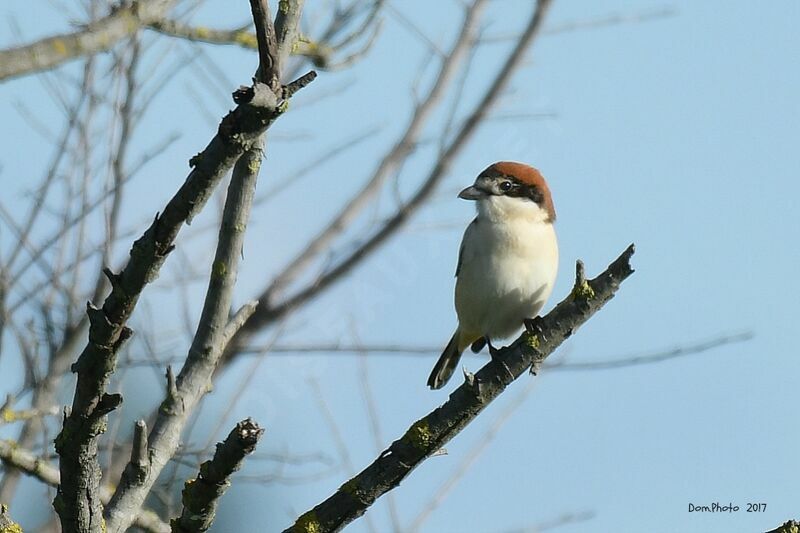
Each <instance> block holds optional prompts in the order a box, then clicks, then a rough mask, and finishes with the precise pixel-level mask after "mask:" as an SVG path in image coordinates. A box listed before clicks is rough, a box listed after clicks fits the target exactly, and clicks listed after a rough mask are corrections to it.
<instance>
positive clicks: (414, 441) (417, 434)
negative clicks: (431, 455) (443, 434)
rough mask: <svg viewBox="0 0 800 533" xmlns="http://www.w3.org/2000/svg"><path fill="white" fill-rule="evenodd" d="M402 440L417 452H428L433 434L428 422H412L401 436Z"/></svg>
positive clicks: (423, 420) (424, 420)
mask: <svg viewBox="0 0 800 533" xmlns="http://www.w3.org/2000/svg"><path fill="white" fill-rule="evenodd" d="M403 440H404V441H405V442H407V443H409V444H410V445H412V446H413V447H415V448H417V449H419V450H428V449H429V448H430V447H431V445H432V443H433V433H431V428H430V425H429V424H428V421H427V420H426V419H425V418H423V419H422V420H417V421H416V422H414V424H413V425H412V426H411V427H410V428H408V431H406V434H405V435H403Z"/></svg>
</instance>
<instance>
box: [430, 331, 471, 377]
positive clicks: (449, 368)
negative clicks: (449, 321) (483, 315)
mask: <svg viewBox="0 0 800 533" xmlns="http://www.w3.org/2000/svg"><path fill="white" fill-rule="evenodd" d="M459 336H460V335H459V331H458V330H456V332H455V333H454V334H453V337H452V338H451V339H450V342H448V343H447V346H446V347H445V349H444V351H443V352H442V355H440V356H439V360H438V361H436V365H435V366H434V367H433V371H432V372H431V375H430V377H429V378H428V387H430V388H432V389H441V388H442V387H444V384H445V383H447V381H448V380H449V379H450V378H451V377H452V376H453V372H454V371H455V369H456V365H458V361H459V359H461V352H463V351H464V349H463V348H462V347H459V342H458V341H459Z"/></svg>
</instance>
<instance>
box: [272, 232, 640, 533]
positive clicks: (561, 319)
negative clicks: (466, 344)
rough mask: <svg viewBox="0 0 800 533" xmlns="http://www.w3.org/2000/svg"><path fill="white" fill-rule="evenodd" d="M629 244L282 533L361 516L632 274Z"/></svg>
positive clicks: (322, 529)
mask: <svg viewBox="0 0 800 533" xmlns="http://www.w3.org/2000/svg"><path fill="white" fill-rule="evenodd" d="M633 251H634V249H633V245H631V246H629V247H628V249H627V250H625V251H624V252H623V253H622V255H620V256H619V257H618V258H617V259H616V260H615V261H614V262H613V263H611V264H610V265H609V266H608V268H607V269H606V270H605V271H604V272H603V273H601V274H600V275H599V276H597V277H596V278H594V279H592V280H585V279H582V276H580V274H579V275H578V276H576V282H575V287H574V288H573V290H572V293H571V294H570V295H569V296H568V297H567V298H566V299H565V300H563V301H562V302H561V303H559V304H558V305H557V306H556V307H555V309H553V310H552V311H551V312H550V313H548V314H547V315H546V316H545V317H543V318H540V319H537V320H536V321H535V322H534V324H535V327H534V328H533V329H534V331H530V332H525V333H523V334H522V335H521V336H520V337H519V338H518V339H517V340H516V341H514V342H513V343H512V344H511V345H510V346H508V347H506V348H503V349H501V350H500V353H499V355H498V356H497V357H495V358H494V359H493V360H492V361H490V362H489V363H487V364H486V365H485V366H484V367H483V368H481V369H480V370H479V371H478V372H477V373H476V374H470V373H466V372H465V382H464V383H463V384H462V385H461V386H460V387H458V388H457V389H456V390H455V391H453V393H452V394H451V395H450V397H449V398H448V400H447V401H446V402H445V403H444V404H442V405H441V406H440V407H438V408H436V409H435V410H434V411H433V412H431V413H429V414H428V415H427V416H425V417H423V418H421V419H420V420H418V421H416V422H414V424H412V425H411V427H410V428H409V429H408V431H406V433H405V434H404V435H403V436H402V437H401V438H400V439H398V440H396V441H395V442H393V443H392V445H391V446H390V447H389V448H388V449H386V450H385V451H384V452H383V453H381V454H380V456H379V457H378V458H377V459H376V460H375V461H374V462H373V463H372V464H371V465H369V466H368V467H367V468H365V469H364V470H362V471H361V473H359V474H358V475H356V476H355V477H354V478H352V479H351V480H350V481H348V482H346V483H345V484H343V485H342V486H341V487H339V490H337V491H336V492H335V493H334V494H333V495H332V496H331V497H330V498H328V499H327V500H325V501H324V502H322V503H321V504H319V505H317V506H316V507H314V508H313V509H312V510H310V511H308V512H307V513H305V514H303V515H302V516H300V517H299V518H298V519H297V522H296V523H295V524H294V525H293V526H292V527H290V528H288V529H286V530H285V532H284V533H301V532H307V531H315V532H318V533H326V532H330V531H339V530H340V529H342V528H343V527H344V526H346V525H347V524H349V523H350V522H352V521H353V520H355V519H356V518H358V517H359V516H361V515H363V514H364V512H366V510H367V509H368V508H369V506H370V505H372V504H373V503H374V502H375V500H377V499H378V498H379V497H380V496H382V495H383V494H385V493H386V492H388V491H390V490H391V489H393V488H394V487H396V486H397V485H398V484H400V482H401V481H402V480H403V479H404V478H405V477H406V476H407V475H408V474H410V473H411V471H412V470H414V468H416V467H417V466H419V465H420V464H421V463H422V462H423V461H424V460H425V459H427V458H428V457H429V456H430V455H432V454H434V453H435V452H436V451H437V450H439V449H440V448H441V447H442V446H444V444H446V443H447V442H448V441H449V440H450V439H452V438H453V437H454V436H456V435H457V434H458V433H459V432H460V431H461V430H462V429H463V428H464V427H466V425H467V424H469V423H470V422H471V421H472V420H474V419H475V417H477V416H478V414H480V412H481V411H482V410H483V409H484V408H485V407H486V406H487V405H489V403H490V402H491V401H492V400H494V399H495V398H497V396H499V395H500V394H501V393H502V392H503V391H504V390H505V389H506V387H507V386H508V385H509V384H511V383H512V382H513V381H514V380H515V379H517V378H518V377H520V376H521V375H522V374H523V373H525V371H526V370H528V369H531V370H532V371H534V372H535V371H536V369H538V367H539V365H540V364H541V362H542V361H544V360H545V358H547V357H548V356H549V355H550V354H551V353H553V351H555V349H556V348H558V346H559V345H561V343H562V342H564V340H566V339H567V338H569V337H570V336H571V335H572V334H573V333H574V332H575V331H576V330H577V329H578V328H579V327H580V326H581V325H582V324H583V323H584V322H586V321H587V320H589V318H591V317H592V315H594V314H595V313H596V312H597V311H598V310H600V308H601V307H603V305H605V303H606V302H608V301H609V300H610V299H611V298H613V297H614V294H615V293H616V292H617V289H619V286H620V283H622V281H624V280H625V279H626V278H627V277H628V276H630V275H631V274H632V273H633V269H632V268H631V265H630V258H631V256H632V255H633Z"/></svg>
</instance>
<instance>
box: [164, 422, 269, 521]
mask: <svg viewBox="0 0 800 533" xmlns="http://www.w3.org/2000/svg"><path fill="white" fill-rule="evenodd" d="M263 433H264V430H263V429H262V428H260V427H259V426H258V424H256V423H255V422H253V421H252V420H251V419H249V418H248V419H247V420H243V421H241V422H239V423H238V424H236V427H235V428H233V431H231V432H230V434H229V435H228V437H227V438H226V439H225V440H224V441H223V442H221V443H219V444H217V450H216V452H214V457H213V458H212V459H211V460H210V461H206V462H205V463H203V464H202V465H201V466H200V474H199V475H198V476H197V478H196V479H191V480H189V481H187V482H186V485H185V486H184V489H183V498H182V499H183V512H182V513H181V515H180V517H178V518H175V519H173V520H172V531H173V532H174V533H176V532H180V533H184V532H185V533H189V532H195V531H207V530H208V529H209V528H210V527H211V523H212V522H213V521H214V517H215V513H216V510H217V504H218V503H219V499H220V498H221V497H222V495H223V494H225V491H226V490H227V489H228V487H229V486H230V477H231V475H233V473H234V472H236V471H237V470H239V468H241V466H242V463H243V462H244V458H245V457H246V456H248V455H250V454H251V453H253V450H255V449H256V445H257V444H258V440H259V439H260V438H261V435H263Z"/></svg>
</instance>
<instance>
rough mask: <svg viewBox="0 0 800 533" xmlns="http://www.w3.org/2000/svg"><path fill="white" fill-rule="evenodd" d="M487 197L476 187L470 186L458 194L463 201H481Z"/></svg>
mask: <svg viewBox="0 0 800 533" xmlns="http://www.w3.org/2000/svg"><path fill="white" fill-rule="evenodd" d="M485 196H486V193H485V192H483V191H482V190H480V189H479V188H477V187H476V186H474V185H470V186H469V187H467V188H466V189H464V190H463V191H461V192H460V193H458V197H459V198H461V199H462V200H480V199H481V198H483V197H485Z"/></svg>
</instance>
